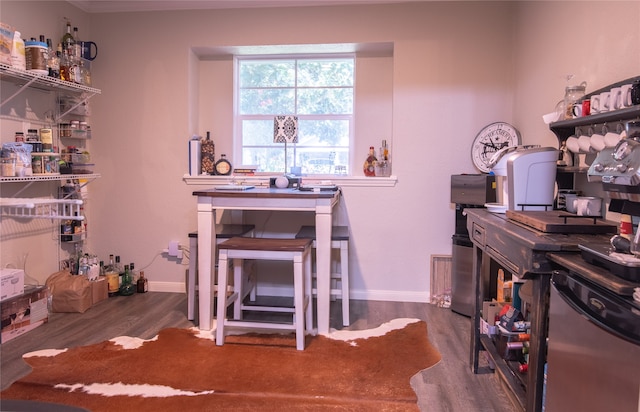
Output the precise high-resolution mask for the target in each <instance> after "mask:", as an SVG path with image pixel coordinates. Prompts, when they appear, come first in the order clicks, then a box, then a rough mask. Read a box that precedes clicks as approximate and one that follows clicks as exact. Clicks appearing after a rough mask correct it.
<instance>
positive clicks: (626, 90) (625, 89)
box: [620, 83, 633, 109]
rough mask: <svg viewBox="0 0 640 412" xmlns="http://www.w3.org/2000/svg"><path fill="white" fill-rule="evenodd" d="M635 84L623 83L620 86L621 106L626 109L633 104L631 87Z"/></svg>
mask: <svg viewBox="0 0 640 412" xmlns="http://www.w3.org/2000/svg"><path fill="white" fill-rule="evenodd" d="M632 86H633V84H631V83H629V84H623V85H622V86H620V108H621V109H624V108H625V107H631V106H633V103H632V102H631V87H632Z"/></svg>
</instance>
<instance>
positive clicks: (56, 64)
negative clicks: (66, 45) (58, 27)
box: [47, 39, 60, 79]
mask: <svg viewBox="0 0 640 412" xmlns="http://www.w3.org/2000/svg"><path fill="white" fill-rule="evenodd" d="M47 48H48V49H49V60H48V61H47V67H48V68H49V77H53V78H56V79H59V78H60V55H59V54H58V52H57V51H54V50H53V44H52V43H51V39H47Z"/></svg>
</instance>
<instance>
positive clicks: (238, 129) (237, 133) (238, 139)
mask: <svg viewBox="0 0 640 412" xmlns="http://www.w3.org/2000/svg"><path fill="white" fill-rule="evenodd" d="M331 58H343V59H351V60H352V61H353V76H354V79H353V85H352V88H353V108H352V113H351V114H335V115H306V114H296V113H281V114H294V115H297V116H298V117H299V119H300V121H304V120H321V119H327V118H330V119H332V120H347V121H348V122H349V127H348V129H349V145H348V150H349V152H348V156H347V160H346V163H347V164H346V165H344V166H346V168H347V170H346V175H353V174H354V173H353V164H352V158H353V151H354V147H355V111H356V108H355V106H356V86H357V82H356V78H355V76H356V63H357V59H356V55H355V53H328V54H326V53H323V54H315V53H313V54H293V55H292V54H269V55H235V56H234V59H233V60H234V64H233V66H234V69H233V99H234V102H233V107H234V109H233V118H234V122H233V124H234V126H233V129H234V133H233V134H234V137H233V147H234V159H238V160H237V161H236V163H237V165H236V166H240V163H242V162H241V159H243V153H242V152H243V148H244V146H243V135H242V121H243V120H247V119H265V118H273V117H274V116H275V115H241V114H240V110H239V104H240V99H239V91H240V85H239V76H238V73H239V66H240V61H242V60H244V61H250V60H254V61H255V60H321V59H331ZM294 88H295V89H296V92H297V89H298V86H297V85H295V86H294ZM273 145H274V146H279V145H280V144H278V143H274V144H273ZM312 147H318V148H322V149H323V150H326V149H327V147H326V146H312ZM282 150H283V151H284V147H282ZM297 150H298V148H297V146H296V144H289V145H287V151H288V153H292V154H293V156H296V153H297ZM245 166H246V165H245ZM290 166H293V164H291V163H290V164H289V165H288V167H290ZM273 173H274V172H273V171H270V172H264V173H259V174H267V175H272V174H273ZM307 175H308V176H322V175H323V174H322V173H315V174H308V173H307ZM327 175H329V176H336V171H335V170H334V169H331V173H327Z"/></svg>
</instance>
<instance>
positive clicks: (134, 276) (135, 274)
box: [129, 262, 138, 284]
mask: <svg viewBox="0 0 640 412" xmlns="http://www.w3.org/2000/svg"><path fill="white" fill-rule="evenodd" d="M129 270H130V271H131V283H134V284H135V283H136V282H137V281H138V271H137V270H136V267H135V264H134V263H133V262H131V263H129Z"/></svg>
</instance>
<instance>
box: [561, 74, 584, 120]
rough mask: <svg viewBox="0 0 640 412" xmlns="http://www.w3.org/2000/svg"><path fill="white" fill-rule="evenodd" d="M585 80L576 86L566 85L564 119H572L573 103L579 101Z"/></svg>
mask: <svg viewBox="0 0 640 412" xmlns="http://www.w3.org/2000/svg"><path fill="white" fill-rule="evenodd" d="M586 88H587V82H582V83H580V84H579V85H576V86H567V87H566V88H565V90H564V108H565V112H564V113H565V114H564V118H565V119H573V117H574V116H573V105H574V104H576V103H578V102H580V101H581V100H582V98H583V97H584V95H585V90H586Z"/></svg>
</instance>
